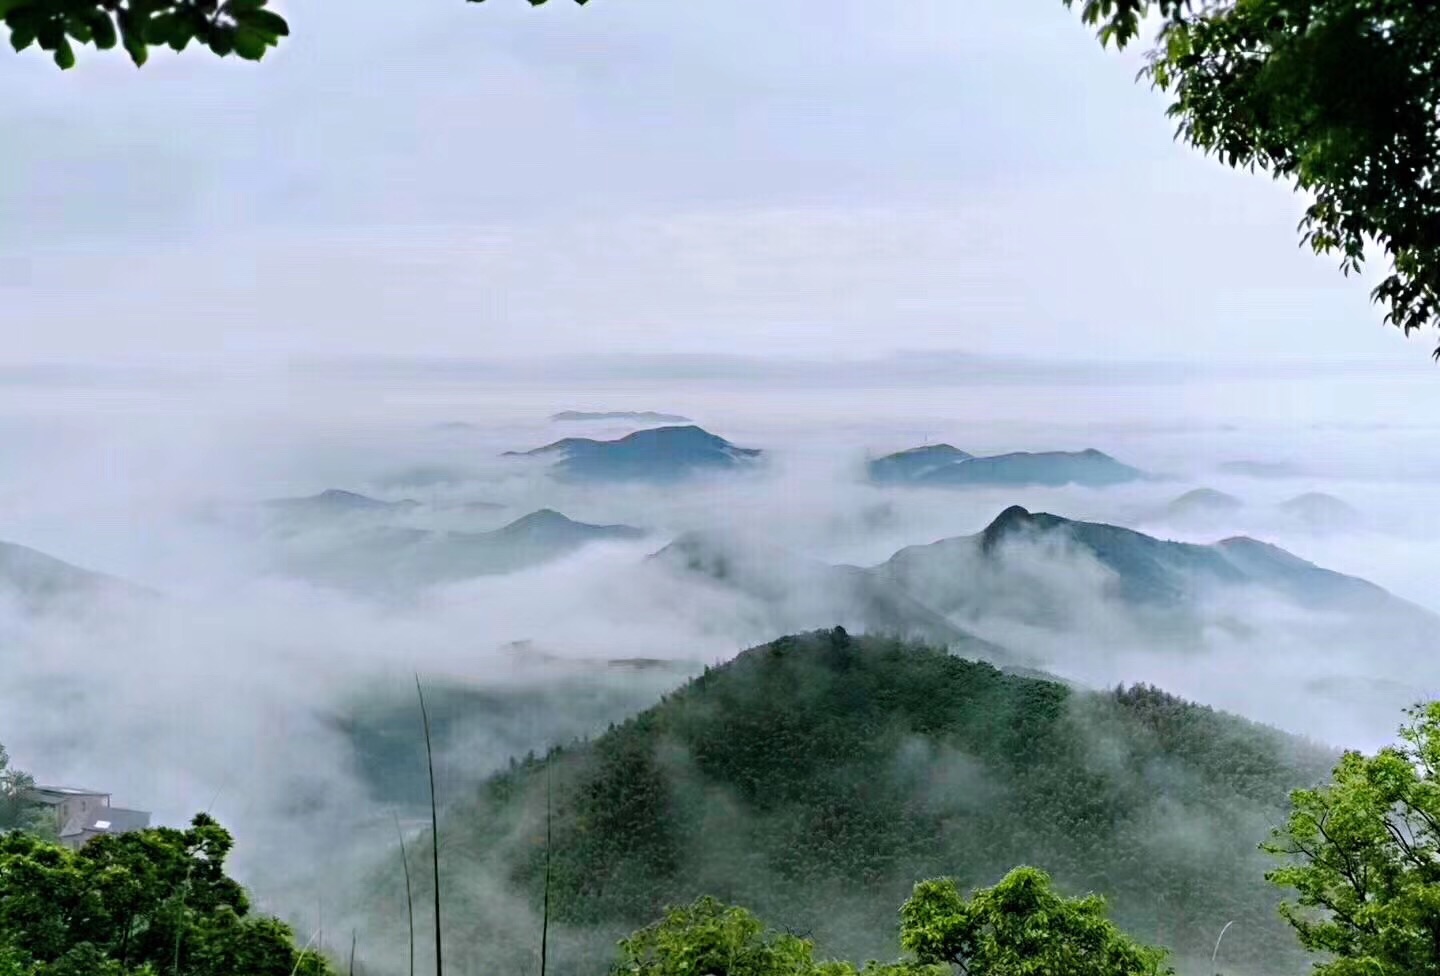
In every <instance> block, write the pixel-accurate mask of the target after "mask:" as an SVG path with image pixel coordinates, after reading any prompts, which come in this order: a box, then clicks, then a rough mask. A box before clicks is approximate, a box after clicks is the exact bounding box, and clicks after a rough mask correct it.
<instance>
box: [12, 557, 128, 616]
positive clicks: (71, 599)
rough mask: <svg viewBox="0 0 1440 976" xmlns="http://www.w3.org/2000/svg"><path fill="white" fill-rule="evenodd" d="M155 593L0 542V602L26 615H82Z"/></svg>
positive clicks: (121, 580)
mask: <svg viewBox="0 0 1440 976" xmlns="http://www.w3.org/2000/svg"><path fill="white" fill-rule="evenodd" d="M153 596H154V593H153V592H152V591H150V590H148V589H146V588H144V587H142V586H138V585H137V584H134V583H131V582H129V581H127V580H123V579H120V578H119V577H115V576H108V575H106V574H104V573H97V572H95V571H93V570H89V569H82V568H81V567H79V566H75V565H72V564H70V563H67V562H65V561H63V560H60V559H56V558H55V557H54V556H48V555H46V554H45V553H43V552H39V551H38V550H35V549H31V548H29V547H27V546H21V545H16V544H15V543H13V542H0V603H3V604H8V605H9V606H11V607H14V608H16V609H18V610H19V611H20V612H22V613H24V614H28V615H47V614H66V615H74V614H84V613H88V612H90V611H92V610H95V609H97V608H98V607H100V606H102V605H109V604H112V603H115V602H121V601H125V600H134V599H145V598H150V597H153Z"/></svg>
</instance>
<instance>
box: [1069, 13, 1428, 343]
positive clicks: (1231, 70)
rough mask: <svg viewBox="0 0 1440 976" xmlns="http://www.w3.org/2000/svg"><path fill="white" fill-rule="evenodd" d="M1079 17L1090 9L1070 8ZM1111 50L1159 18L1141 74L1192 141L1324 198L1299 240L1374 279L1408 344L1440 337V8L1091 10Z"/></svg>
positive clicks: (1091, 20) (1390, 319)
mask: <svg viewBox="0 0 1440 976" xmlns="http://www.w3.org/2000/svg"><path fill="white" fill-rule="evenodd" d="M1064 3H1065V5H1066V6H1067V7H1073V6H1076V5H1077V0H1064ZM1078 5H1079V6H1080V9H1081V17H1082V19H1083V20H1084V21H1085V22H1086V23H1087V24H1090V25H1092V26H1095V27H1097V28H1098V32H1099V36H1100V40H1101V42H1102V43H1104V44H1109V43H1110V42H1111V41H1113V42H1114V43H1115V45H1116V46H1117V47H1122V48H1123V47H1125V46H1126V45H1127V44H1129V43H1130V42H1132V41H1134V40H1135V39H1136V38H1137V37H1138V36H1139V34H1140V31H1141V28H1142V26H1143V24H1144V22H1145V21H1146V19H1147V18H1150V17H1154V18H1156V19H1157V21H1158V25H1159V26H1158V29H1157V32H1156V35H1155V39H1154V43H1153V45H1152V47H1151V50H1150V52H1149V56H1148V60H1147V64H1146V67H1145V68H1144V70H1143V71H1142V72H1141V76H1142V77H1145V78H1148V79H1149V80H1150V81H1151V82H1152V83H1153V84H1154V85H1155V87H1156V88H1159V89H1160V90H1162V91H1165V92H1168V93H1170V94H1171V95H1172V96H1173V99H1174V100H1173V101H1172V103H1171V105H1170V107H1169V114H1170V116H1171V117H1172V118H1174V119H1176V120H1177V122H1178V126H1179V128H1178V131H1177V136H1178V137H1179V138H1181V139H1183V140H1184V141H1185V142H1187V143H1189V144H1190V145H1192V146H1194V147H1196V148H1197V149H1200V150H1201V151H1202V152H1204V153H1206V154H1207V155H1215V156H1217V157H1219V158H1220V159H1221V160H1222V161H1223V162H1225V163H1226V164H1228V165H1230V166H1233V167H1244V168H1249V169H1251V170H1254V169H1262V170H1265V171H1266V172H1268V173H1270V174H1271V175H1272V176H1273V177H1275V178H1276V179H1278V180H1284V181H1287V182H1290V183H1292V184H1293V185H1294V186H1295V187H1296V188H1297V189H1299V190H1301V191H1302V192H1305V193H1307V194H1309V195H1310V196H1311V197H1312V198H1313V202H1312V203H1311V204H1310V206H1309V208H1308V209H1307V210H1306V211H1305V216H1304V218H1303V219H1302V220H1301V222H1300V227H1299V230H1300V232H1301V235H1302V237H1301V240H1302V243H1303V244H1308V245H1309V246H1310V247H1311V248H1312V249H1313V250H1314V251H1315V252H1316V253H1317V254H1330V253H1338V254H1339V255H1340V257H1341V260H1340V267H1341V269H1342V270H1343V271H1344V272H1345V273H1346V274H1349V273H1350V272H1351V271H1359V270H1360V268H1361V265H1362V264H1363V262H1364V249H1365V246H1366V244H1367V242H1369V241H1374V242H1375V243H1377V244H1378V245H1379V246H1380V247H1381V248H1382V249H1383V250H1384V252H1385V254H1386V256H1387V257H1388V258H1389V259H1390V263H1391V273H1390V275H1389V276H1388V277H1386V278H1385V279H1384V280H1383V281H1381V282H1380V284H1379V285H1378V286H1376V288H1375V289H1374V291H1373V292H1372V293H1371V295H1372V298H1373V299H1374V300H1375V301H1376V302H1379V303H1382V304H1384V305H1386V306H1387V307H1388V312H1387V313H1386V316H1385V321H1386V323H1387V324H1391V325H1395V326H1397V327H1399V328H1400V329H1402V330H1403V331H1404V332H1405V333H1406V334H1407V335H1408V334H1409V333H1411V332H1413V331H1414V330H1416V329H1420V328H1422V327H1425V326H1436V325H1440V173H1437V166H1440V4H1436V3H1435V2H1434V0H1228V2H1227V0H1206V2H1196V0H1078ZM1435 355H1436V357H1437V358H1440V348H1437V349H1436V352H1435Z"/></svg>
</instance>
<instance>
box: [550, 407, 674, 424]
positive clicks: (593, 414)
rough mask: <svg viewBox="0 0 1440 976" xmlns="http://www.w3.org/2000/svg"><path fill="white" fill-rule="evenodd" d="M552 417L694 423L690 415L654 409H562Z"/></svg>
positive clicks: (557, 418) (564, 420)
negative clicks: (661, 411)
mask: <svg viewBox="0 0 1440 976" xmlns="http://www.w3.org/2000/svg"><path fill="white" fill-rule="evenodd" d="M550 419H551V420H552V421H555V422H557V423H564V422H566V421H579V420H630V421H635V422H636V423H643V424H688V423H693V421H691V419H690V418H689V417H682V416H680V415H679V414H674V413H656V412H655V411H653V410H601V411H587V410H562V411H560V412H559V413H557V414H551V415H550Z"/></svg>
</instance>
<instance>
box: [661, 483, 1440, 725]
mask: <svg viewBox="0 0 1440 976" xmlns="http://www.w3.org/2000/svg"><path fill="white" fill-rule="evenodd" d="M651 562H652V563H654V564H657V565H659V566H661V567H663V568H664V569H665V570H666V571H668V572H671V573H679V574H684V576H685V577H686V578H690V579H694V578H699V579H701V580H702V581H703V583H704V585H706V586H711V587H720V588H723V589H725V590H727V591H729V592H731V593H733V594H734V595H735V596H736V597H737V598H738V599H739V600H740V602H741V605H742V607H743V608H745V610H744V612H745V613H747V614H749V615H750V616H749V617H748V618H745V619H748V620H749V621H750V622H751V624H752V626H750V627H749V628H747V629H746V630H745V631H744V632H745V633H747V634H775V633H780V632H784V631H785V630H794V629H799V628H813V627H816V626H820V625H821V623H822V622H823V621H826V620H829V621H830V622H831V623H832V624H833V623H835V622H840V623H842V624H843V625H844V626H847V627H850V628H852V629H854V630H857V631H858V630H863V631H865V632H868V633H879V634H889V635H899V636H904V637H913V638H918V639H923V640H925V641H927V642H930V643H934V644H937V645H940V646H951V647H955V648H956V649H957V650H958V651H959V652H960V653H963V654H966V655H967V656H972V657H977V658H981V659H984V660H987V661H991V662H992V663H996V664H1000V665H1002V666H1014V667H1029V668H1033V667H1043V668H1054V667H1059V666H1060V665H1061V664H1062V663H1064V664H1066V665H1067V666H1080V667H1079V671H1080V673H1084V672H1085V670H1086V669H1085V667H1083V665H1084V662H1085V660H1086V659H1085V658H1083V657H1081V656H1079V655H1077V654H1076V653H1075V652H1074V650H1073V649H1072V650H1071V651H1070V652H1069V653H1070V657H1069V659H1068V660H1066V661H1064V662H1062V661H1060V660H1059V659H1057V658H1055V657H1054V655H1055V654H1057V653H1066V652H1064V651H1063V650H1062V648H1063V647H1064V646H1065V644H1066V642H1067V641H1071V642H1073V644H1075V645H1078V646H1080V647H1085V648H1091V647H1093V646H1095V642H1096V641H1100V642H1101V644H1102V645H1105V644H1111V645H1113V644H1114V643H1115V642H1116V641H1118V640H1121V639H1122V638H1123V639H1126V640H1129V641H1131V643H1132V644H1136V645H1139V644H1148V645H1149V646H1151V647H1152V648H1153V650H1151V651H1150V652H1149V653H1150V654H1151V656H1152V657H1154V658H1156V659H1159V658H1163V656H1164V655H1167V654H1181V653H1186V651H1187V650H1198V649H1200V648H1203V647H1204V646H1206V642H1207V641H1208V640H1210V639H1211V638H1213V637H1214V636H1216V635H1217V634H1224V635H1228V636H1229V637H1234V638H1241V639H1246V638H1250V637H1253V636H1254V635H1256V634H1259V633H1262V632H1264V633H1269V631H1265V630H1264V628H1266V627H1272V626H1275V625H1276V624H1275V622H1276V621H1284V624H1283V626H1284V632H1285V633H1286V634H1287V635H1288V636H1289V638H1290V639H1291V640H1292V641H1299V642H1301V643H1302V644H1304V645H1306V646H1307V647H1308V648H1309V649H1310V650H1309V653H1311V654H1314V655H1316V656H1317V660H1323V659H1324V657H1325V656H1327V655H1331V654H1334V655H1343V656H1344V658H1345V659H1346V660H1354V656H1355V653H1356V649H1357V648H1366V649H1367V650H1366V655H1367V658H1368V660H1370V661H1371V662H1372V663H1373V667H1374V668H1376V669H1379V670H1380V671H1384V670H1385V669H1387V668H1389V667H1391V666H1392V664H1393V663H1394V662H1398V661H1401V660H1403V659H1405V658H1406V657H1407V656H1409V657H1412V658H1413V656H1414V655H1415V654H1416V653H1419V652H1421V651H1422V650H1423V649H1424V648H1426V647H1428V646H1430V645H1431V644H1433V642H1434V640H1435V639H1436V638H1440V618H1437V617H1436V616H1435V615H1434V614H1432V613H1430V612H1429V611H1427V610H1425V609H1423V608H1421V607H1418V606H1416V605H1414V604H1412V603H1409V602H1407V601H1405V600H1402V599H1400V598H1399V597H1396V596H1394V595H1393V594H1391V593H1389V592H1388V591H1386V590H1384V589H1382V588H1381V587H1378V586H1375V585H1374V584H1372V583H1369V582H1367V581H1365V580H1363V579H1359V578H1357V577H1353V576H1347V575H1344V574H1342V573H1336V572H1332V571H1330V570H1327V569H1324V568H1322V567H1320V566H1316V565H1314V564H1313V563H1310V562H1307V561H1306V560H1303V559H1301V558H1299V557H1297V556H1295V555H1293V554H1291V553H1289V552H1286V551H1285V550H1283V549H1281V548H1279V547H1277V546H1273V545H1269V544H1267V543H1264V542H1260V541H1257V540H1255V539H1251V538H1248V537H1244V536H1237V537H1232V538H1228V539H1224V540H1222V541H1220V542H1217V543H1214V544H1211V545H1197V544H1193V543H1186V542H1171V541H1166V540H1162V539H1158V538H1155V537H1153V536H1149V535H1145V534H1144V533H1141V532H1137V531H1134V530H1132V529H1126V528H1122V527H1120V526H1115V525H1107V524H1104V523H1099V522H1084V521H1078V520H1072V519H1066V518H1062V517H1060V516H1057V515H1051V514H1047V513H1032V512H1030V511H1028V510H1026V509H1024V508H1022V507H1019V506H1012V507H1010V508H1008V509H1006V510H1005V511H1003V512H1002V513H1001V514H1000V515H999V516H997V517H996V518H995V519H994V520H993V521H992V522H991V523H990V524H989V525H988V526H987V527H986V528H985V529H984V530H983V531H981V532H978V533H976V534H974V535H968V536H959V537H954V538H948V539H942V540H940V541H938V542H934V543H930V544H927V545H916V546H909V547H906V548H904V549H901V550H899V551H898V552H896V553H895V554H894V555H892V556H891V557H890V558H889V559H887V560H886V561H884V562H883V563H880V564H878V565H873V566H869V567H856V566H832V565H828V564H824V563H821V562H819V561H816V560H809V559H805V558H802V557H800V556H797V555H795V554H793V553H787V552H784V551H781V550H777V549H775V548H774V547H771V546H765V545H763V544H761V545H755V544H749V543H742V542H740V541H739V540H737V539H734V538H726V537H719V536H715V535H714V534H702V535H688V536H682V537H681V538H680V539H678V540H676V542H675V543H672V545H671V546H670V547H668V548H667V549H664V550H662V551H661V552H660V553H658V554H657V556H656V557H655V558H654V559H653V560H651ZM1117 626H1118V627H1119V628H1120V630H1119V631H1118V632H1117V631H1116V628H1117ZM1046 635H1048V636H1046ZM1037 641H1038V643H1037ZM1339 660H1340V658H1339V657H1337V661H1339ZM1410 670H1411V672H1412V678H1413V679H1414V682H1412V683H1415V682H1419V683H1420V684H1423V683H1425V682H1428V681H1429V678H1428V677H1424V678H1422V677H1420V676H1419V675H1418V673H1415V672H1414V669H1413V668H1412V669H1410ZM1416 687H1419V685H1418V684H1417V685H1416ZM1376 707H1379V705H1378V704H1377V706H1376Z"/></svg>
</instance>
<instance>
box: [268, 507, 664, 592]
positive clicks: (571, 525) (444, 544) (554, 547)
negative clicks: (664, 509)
mask: <svg viewBox="0 0 1440 976" xmlns="http://www.w3.org/2000/svg"><path fill="white" fill-rule="evenodd" d="M644 535H645V532H644V530H642V529H637V528H634V527H632V526H628V525H590V524H587V523H584V522H576V521H573V520H572V519H569V518H566V517H565V516H564V515H561V514H560V513H559V512H556V511H552V510H551V509H541V510H539V511H536V512H531V513H530V514H529V515H526V516H523V517H522V518H519V519H516V520H515V521H514V522H511V523H510V524H509V525H506V526H505V527H503V528H500V529H496V530H494V531H492V532H432V531H427V530H425V529H412V528H399V527H394V526H379V527H375V528H369V529H361V530H359V531H354V532H346V533H341V534H333V533H331V534H321V535H320V536H318V537H316V536H304V537H300V538H299V539H298V540H296V541H295V542H294V544H292V545H291V546H290V547H289V549H288V551H287V552H286V553H285V556H284V558H283V568H284V569H285V570H286V571H287V572H289V573H291V574H293V575H298V576H301V577H303V578H306V579H310V580H312V581H315V582H319V583H325V584H329V585H336V586H343V587H350V588H358V589H373V588H380V589H393V588H398V589H402V590H403V589H407V588H410V587H415V586H426V585H431V584H436V583H448V582H456V581H459V580H464V579H470V578H472V577H476V576H488V575H495V574H499V573H513V572H516V571H519V570H522V569H527V568H530V567H532V566H538V565H540V564H542V563H546V562H550V561H551V560H554V559H558V558H560V557H562V556H565V555H568V554H570V553H572V552H575V551H576V550H578V549H580V548H581V547H583V546H585V545H588V544H589V543H592V542H601V541H623V540H631V539H638V538H641V537H642V536H644Z"/></svg>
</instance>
